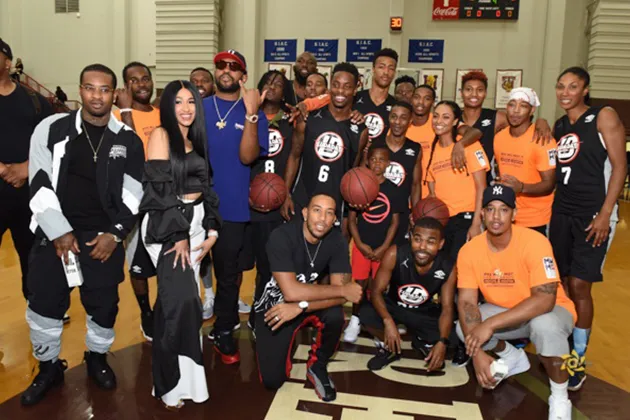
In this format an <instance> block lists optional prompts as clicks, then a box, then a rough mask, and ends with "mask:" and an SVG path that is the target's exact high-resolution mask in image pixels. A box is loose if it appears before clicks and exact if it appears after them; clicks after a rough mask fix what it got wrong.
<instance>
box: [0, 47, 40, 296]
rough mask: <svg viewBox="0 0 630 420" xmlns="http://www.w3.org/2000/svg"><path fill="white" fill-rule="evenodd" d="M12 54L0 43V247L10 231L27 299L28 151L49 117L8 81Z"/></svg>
mask: <svg viewBox="0 0 630 420" xmlns="http://www.w3.org/2000/svg"><path fill="white" fill-rule="evenodd" d="M12 59H13V53H12V52H11V48H10V47H9V44H7V43H5V42H4V41H3V40H2V39H0V133H2V135H1V136H0V243H2V236H3V235H4V233H5V232H6V231H7V229H8V230H10V231H11V238H12V239H13V246H14V247H15V250H16V251H17V254H18V256H19V258H20V268H21V269H22V294H23V295H24V299H28V290H27V278H28V269H29V265H28V255H29V253H30V251H31V248H32V246H33V233H32V232H31V231H30V230H29V224H30V222H31V209H30V208H29V194H28V151H29V145H30V138H31V134H33V130H34V129H35V127H36V126H37V124H39V123H40V122H41V121H42V120H43V119H44V118H46V117H48V116H49V115H50V114H51V113H52V108H51V106H50V104H49V103H48V101H47V100H46V98H44V97H43V96H41V95H40V94H38V93H35V92H32V91H29V90H27V89H26V88H24V87H22V86H21V85H20V84H19V83H16V82H14V81H13V79H11V76H10V74H9V71H10V69H11V60H12Z"/></svg>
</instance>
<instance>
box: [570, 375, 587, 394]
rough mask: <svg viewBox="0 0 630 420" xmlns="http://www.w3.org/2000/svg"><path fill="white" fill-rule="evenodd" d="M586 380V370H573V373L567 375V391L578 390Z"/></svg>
mask: <svg viewBox="0 0 630 420" xmlns="http://www.w3.org/2000/svg"><path fill="white" fill-rule="evenodd" d="M585 380H586V372H585V371H581V372H573V375H571V376H569V391H574V392H575V391H579V390H580V388H582V385H584V381H585Z"/></svg>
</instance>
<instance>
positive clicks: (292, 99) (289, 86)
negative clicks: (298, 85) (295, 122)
mask: <svg viewBox="0 0 630 420" xmlns="http://www.w3.org/2000/svg"><path fill="white" fill-rule="evenodd" d="M285 86H286V88H285V89H284V101H285V102H286V103H288V104H289V105H292V106H296V105H297V104H298V103H300V102H302V101H303V100H304V98H302V97H301V96H298V95H297V94H296V93H295V89H293V80H287V81H285Z"/></svg>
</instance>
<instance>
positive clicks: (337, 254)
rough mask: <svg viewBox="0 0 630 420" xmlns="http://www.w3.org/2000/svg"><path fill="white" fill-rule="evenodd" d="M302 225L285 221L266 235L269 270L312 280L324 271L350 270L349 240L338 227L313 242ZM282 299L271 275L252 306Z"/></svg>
mask: <svg viewBox="0 0 630 420" xmlns="http://www.w3.org/2000/svg"><path fill="white" fill-rule="evenodd" d="M303 226H304V224H303V223H297V222H294V223H285V224H283V225H282V226H279V227H278V228H277V229H276V230H274V231H273V232H272V233H271V235H270V236H269V241H268V242H267V257H268V258H269V267H270V268H271V272H272V273H274V272H287V273H295V277H296V279H297V281H299V282H300V283H307V284H313V283H319V282H320V281H321V280H322V279H323V278H324V277H325V276H326V275H327V274H338V273H350V272H351V268H350V256H349V255H348V243H347V242H346V240H345V239H344V237H343V236H342V234H341V232H340V231H339V229H332V230H331V231H330V232H328V234H327V235H326V236H325V237H324V238H323V239H322V240H321V241H320V242H319V243H318V244H316V245H313V244H311V243H309V242H308V241H306V240H305V239H304V231H303ZM307 247H308V253H307V251H306V250H307ZM309 254H310V257H309ZM311 261H313V263H312V265H311ZM282 302H284V296H283V295H282V291H281V290H280V286H278V283H277V282H276V279H275V278H273V276H272V277H271V279H270V280H269V281H268V282H267V284H265V288H264V290H263V292H262V293H261V295H260V298H259V299H258V300H257V301H256V302H255V303H254V310H255V311H256V312H265V311H267V310H268V309H270V308H272V307H273V306H275V305H277V304H279V303H282Z"/></svg>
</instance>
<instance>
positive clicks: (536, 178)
mask: <svg viewBox="0 0 630 420" xmlns="http://www.w3.org/2000/svg"><path fill="white" fill-rule="evenodd" d="M534 130H535V127H534V124H532V125H531V126H530V127H529V129H527V131H526V132H525V133H524V134H523V135H522V136H520V137H514V136H512V135H511V134H510V128H509V127H508V128H504V129H503V130H501V131H499V132H498V133H497V135H496V136H494V156H495V161H496V162H497V164H498V165H499V174H502V175H503V174H507V175H512V176H514V177H515V178H516V179H518V180H519V181H521V182H523V183H525V184H536V183H538V182H540V181H541V180H542V178H541V177H540V172H544V171H549V170H555V168H556V147H557V145H556V141H555V140H552V141H551V142H550V143H549V144H547V145H546V146H543V145H541V144H536V143H535V142H533V141H532V139H533V138H534ZM552 203H553V192H552V193H550V194H548V195H545V196H541V197H527V196H525V195H521V194H519V195H517V196H516V208H517V210H518V211H517V212H516V224H517V225H521V226H527V227H536V226H544V225H546V224H547V223H549V221H550V220H551V204H552Z"/></svg>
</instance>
